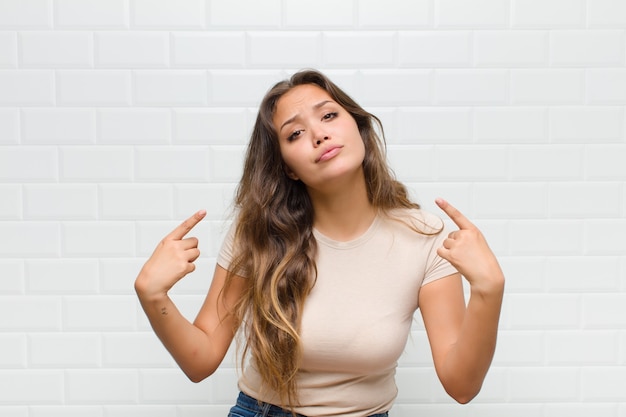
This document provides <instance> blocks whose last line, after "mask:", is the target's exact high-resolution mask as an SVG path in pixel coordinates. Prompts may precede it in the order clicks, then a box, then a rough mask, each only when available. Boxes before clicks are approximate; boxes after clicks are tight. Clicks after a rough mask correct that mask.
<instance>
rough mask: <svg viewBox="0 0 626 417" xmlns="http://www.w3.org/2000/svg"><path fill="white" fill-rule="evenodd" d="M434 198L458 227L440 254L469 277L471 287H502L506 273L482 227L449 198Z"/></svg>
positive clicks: (485, 289) (490, 289) (488, 289)
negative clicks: (481, 229)
mask: <svg viewBox="0 0 626 417" xmlns="http://www.w3.org/2000/svg"><path fill="white" fill-rule="evenodd" d="M435 202H436V203H437V205H438V206H439V208H441V209H442V210H443V211H444V212H445V213H446V214H447V215H448V217H450V219H451V220H452V221H453V222H454V223H455V224H456V225H457V226H458V228H459V230H455V231H453V232H451V233H450V234H449V235H448V238H447V239H446V240H444V241H443V246H442V247H440V248H439V249H437V254H438V255H439V256H441V257H442V258H443V259H445V260H447V261H448V262H450V263H451V264H452V265H453V266H454V267H455V268H456V269H457V271H459V272H460V273H461V275H463V276H464V277H465V279H467V281H468V282H469V283H470V285H471V287H472V291H478V292H482V293H486V294H488V293H491V292H493V291H494V290H495V291H498V292H499V291H502V288H503V285H504V274H503V273H502V269H501V268H500V265H499V264H498V260H497V259H496V257H495V255H494V254H493V252H492V251H491V249H490V248H489V245H488V244H487V241H486V240H485V237H484V236H483V234H482V233H481V231H480V230H479V229H478V228H477V227H476V226H475V225H474V224H473V223H472V222H471V221H469V220H468V219H467V217H465V216H464V215H463V213H461V212H460V211H459V210H457V209H456V208H455V207H453V206H452V205H450V204H449V203H448V202H447V201H445V200H443V199H440V198H438V199H436V200H435Z"/></svg>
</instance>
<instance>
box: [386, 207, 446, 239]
mask: <svg viewBox="0 0 626 417" xmlns="http://www.w3.org/2000/svg"><path fill="white" fill-rule="evenodd" d="M387 216H388V217H389V218H390V219H391V220H396V221H400V222H401V223H404V224H406V225H407V226H409V227H410V228H411V229H414V230H417V231H418V232H420V233H422V234H426V235H436V234H438V233H439V232H441V231H442V230H443V228H444V226H445V224H444V222H443V219H442V218H441V217H439V216H437V215H436V214H434V213H431V212H430V211H427V210H424V209H422V208H396V209H392V210H390V211H389V212H388V213H387Z"/></svg>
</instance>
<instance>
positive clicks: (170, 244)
mask: <svg viewBox="0 0 626 417" xmlns="http://www.w3.org/2000/svg"><path fill="white" fill-rule="evenodd" d="M205 216H206V211H205V210H200V211H198V212H196V213H195V214H194V215H193V216H191V217H190V218H188V219H187V220H185V221H184V222H182V223H181V224H180V225H179V226H178V227H176V228H175V229H174V230H172V231H171V232H170V233H169V234H168V235H167V236H165V237H164V238H163V240H161V242H159V244H158V245H157V247H156V249H155V250H154V252H153V253H152V255H151V256H150V258H149V259H148V260H147V261H146V263H145V264H144V266H143V268H141V271H140V272H139V275H138V276H137V279H136V280H135V291H136V292H137V295H138V296H139V297H140V298H143V299H145V300H149V299H153V298H156V297H161V296H165V295H166V294H167V292H168V291H169V290H170V289H171V288H172V287H173V286H174V284H176V283H177V282H178V281H179V280H180V279H182V278H183V277H184V276H185V275H187V274H188V273H190V272H193V271H194V270H195V269H196V266H195V264H194V261H195V260H196V259H198V256H200V250H198V239H197V238H195V237H187V238H185V236H186V235H187V233H189V232H190V231H191V229H193V228H194V226H195V225H196V224H198V223H199V222H200V220H202V219H203V218H204V217H205Z"/></svg>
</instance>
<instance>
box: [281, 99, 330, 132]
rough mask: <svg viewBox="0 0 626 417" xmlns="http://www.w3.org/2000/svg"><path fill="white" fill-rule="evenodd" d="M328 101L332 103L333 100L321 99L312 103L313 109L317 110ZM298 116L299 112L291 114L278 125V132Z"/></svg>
mask: <svg viewBox="0 0 626 417" xmlns="http://www.w3.org/2000/svg"><path fill="white" fill-rule="evenodd" d="M328 103H334V101H332V100H322V101H320V102H319V103H317V104H314V105H313V110H317V109H319V108H320V107H322V106H323V105H324V104H328ZM298 116H300V115H299V114H295V115H293V116H291V117H290V118H289V119H287V120H285V122H284V123H283V124H282V125H280V129H278V131H279V132H280V131H281V130H283V128H284V127H285V126H287V125H288V124H289V123H293V121H294V120H296V119H297V118H298Z"/></svg>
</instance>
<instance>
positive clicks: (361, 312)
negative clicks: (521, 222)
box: [218, 210, 457, 417]
mask: <svg viewBox="0 0 626 417" xmlns="http://www.w3.org/2000/svg"><path fill="white" fill-rule="evenodd" d="M391 215H392V216H393V218H388V217H387V216H382V215H379V216H377V217H376V219H375V220H374V222H373V223H372V225H371V226H370V227H369V229H368V230H367V231H366V232H365V233H364V234H363V235H361V236H360V237H358V238H357V239H354V240H352V241H349V242H338V241H334V240H332V239H329V238H328V237H326V236H324V235H322V234H321V233H319V232H318V231H317V230H314V236H315V239H316V240H317V244H318V253H317V258H316V264H317V281H316V283H315V286H314V287H313V289H312V291H311V293H310V295H309V296H308V298H307V300H306V302H305V306H304V311H303V314H302V327H301V339H302V349H303V357H302V362H301V367H300V370H299V375H298V395H299V397H298V399H299V401H300V406H298V407H296V408H295V411H296V412H298V413H300V414H304V415H306V416H343V417H350V416H353V417H357V416H358V417H363V416H367V415H370V414H376V413H382V412H385V411H388V410H389V409H390V408H391V405H392V404H393V401H394V399H395V397H396V395H397V387H396V384H395V379H394V376H395V369H396V366H397V361H398V358H399V357H400V355H401V354H402V352H403V351H404V348H405V346H406V342H407V338H408V335H409V331H410V328H411V322H412V320H413V314H414V313H415V311H416V309H417V307H418V293H419V290H420V287H421V286H422V285H425V284H427V283H429V282H431V281H434V280H436V279H439V278H443V277H446V276H448V275H451V274H454V273H456V272H457V271H456V269H454V267H453V266H452V265H450V263H449V262H447V261H446V260H444V259H442V258H441V257H439V256H438V255H437V248H439V247H440V246H441V244H442V242H443V240H444V239H445V238H446V237H447V234H448V232H447V231H446V230H444V231H442V232H441V233H438V234H436V235H427V234H421V233H418V232H416V231H414V230H412V229H411V228H410V227H408V226H407V225H406V222H407V221H409V222H411V223H413V224H414V225H415V227H417V228H418V230H422V231H424V232H426V233H433V232H435V231H436V230H439V229H440V228H441V227H442V225H443V222H442V221H441V220H440V219H439V218H438V217H436V216H434V215H432V214H430V213H427V212H425V211H423V210H395V211H393V212H392V213H391ZM394 219H396V220H394ZM402 220H404V222H403V221H402ZM232 247H233V242H232V229H231V233H229V234H228V236H227V238H226V240H225V242H224V244H223V246H222V250H221V251H220V254H219V257H218V263H219V265H220V266H222V267H224V268H226V269H228V266H229V264H230V259H231V250H232ZM261 384H262V381H261V377H260V375H259V374H258V372H257V370H256V368H255V366H254V358H252V360H251V363H250V365H249V366H248V367H247V368H246V369H245V371H244V373H243V374H242V376H241V378H240V380H239V388H240V389H241V390H242V391H243V392H245V393H246V394H248V395H250V396H252V397H254V398H256V399H258V400H261V401H265V402H268V403H272V404H278V403H279V399H278V397H277V396H276V395H271V394H270V395H268V394H267V390H263V389H261ZM264 394H265V395H264Z"/></svg>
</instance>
